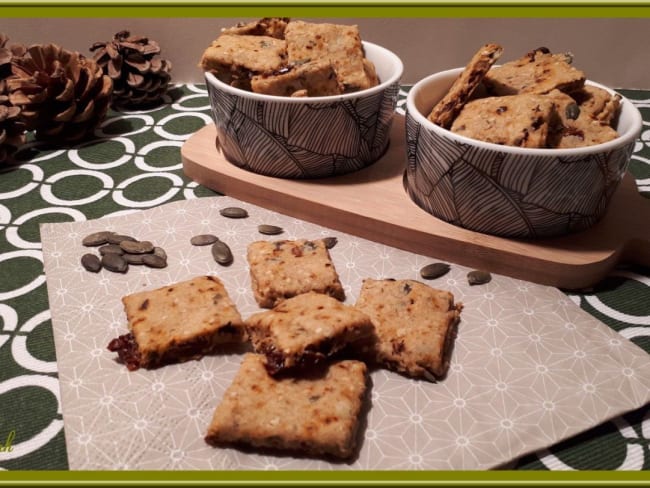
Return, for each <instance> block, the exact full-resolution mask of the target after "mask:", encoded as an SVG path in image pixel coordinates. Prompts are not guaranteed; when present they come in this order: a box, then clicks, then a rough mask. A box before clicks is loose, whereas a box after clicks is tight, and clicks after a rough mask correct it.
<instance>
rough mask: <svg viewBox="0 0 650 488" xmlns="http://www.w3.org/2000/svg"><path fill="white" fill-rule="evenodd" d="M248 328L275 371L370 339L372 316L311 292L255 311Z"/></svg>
mask: <svg viewBox="0 0 650 488" xmlns="http://www.w3.org/2000/svg"><path fill="white" fill-rule="evenodd" d="M246 331H247V332H248V336H249V337H250V340H251V342H252V344H253V349H254V350H255V352H258V353H260V354H264V355H265V356H266V369H267V371H268V372H269V374H272V375H275V374H276V373H279V372H281V371H285V370H290V369H292V370H294V371H295V369H296V367H311V366H313V365H316V364H318V363H320V362H322V361H324V360H326V359H327V358H329V357H331V356H332V355H334V354H336V353H337V352H339V351H341V350H342V349H344V348H345V347H346V346H347V345H349V344H352V343H355V342H358V341H363V340H367V339H369V338H370V337H371V336H372V334H373V326H372V323H371V322H370V318H369V317H368V316H367V315H366V314H365V313H363V312H361V311H359V310H357V309H356V308H354V307H352V306H350V305H344V304H343V303H341V302H340V301H338V300H337V299H335V298H332V297H330V296H327V295H323V294H322V293H315V292H308V293H304V294H302V295H297V296H295V297H293V298H289V299H287V300H284V301H283V302H281V303H280V304H279V305H277V306H276V307H275V308H274V309H273V310H267V311H265V312H259V313H256V314H253V315H252V316H251V317H249V318H248V319H247V320H246Z"/></svg>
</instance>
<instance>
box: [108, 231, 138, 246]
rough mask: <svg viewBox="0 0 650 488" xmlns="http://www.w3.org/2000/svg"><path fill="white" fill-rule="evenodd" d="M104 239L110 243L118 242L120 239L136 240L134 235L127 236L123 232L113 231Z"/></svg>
mask: <svg viewBox="0 0 650 488" xmlns="http://www.w3.org/2000/svg"><path fill="white" fill-rule="evenodd" d="M106 240H107V241H108V242H109V243H110V244H118V245H119V244H120V243H121V242H122V241H135V240H137V239H136V238H135V237H131V236H127V235H124V234H116V233H115V232H113V233H112V234H111V235H109V236H108V237H107V238H106Z"/></svg>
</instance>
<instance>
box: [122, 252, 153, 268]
mask: <svg viewBox="0 0 650 488" xmlns="http://www.w3.org/2000/svg"><path fill="white" fill-rule="evenodd" d="M145 256H148V254H129V253H126V254H123V255H122V257H123V258H124V260H125V261H126V262H127V263H129V264H135V265H139V264H144V261H143V258H144V257H145Z"/></svg>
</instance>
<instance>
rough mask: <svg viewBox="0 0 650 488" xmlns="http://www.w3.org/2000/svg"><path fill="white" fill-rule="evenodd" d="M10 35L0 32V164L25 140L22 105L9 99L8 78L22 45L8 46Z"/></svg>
mask: <svg viewBox="0 0 650 488" xmlns="http://www.w3.org/2000/svg"><path fill="white" fill-rule="evenodd" d="M8 40H9V39H8V37H7V36H6V35H5V34H3V33H1V32H0V164H3V163H5V162H6V161H7V160H8V159H9V156H10V155H11V154H12V153H13V152H14V151H15V150H16V149H17V148H18V147H19V146H20V145H21V144H23V142H25V126H24V124H23V123H22V122H21V120H20V107H16V106H14V105H12V104H11V102H10V101H9V95H8V94H7V81H6V80H7V78H9V77H10V76H12V73H11V60H12V59H13V56H14V52H18V53H20V52H21V47H20V46H11V47H9V46H7V41H8Z"/></svg>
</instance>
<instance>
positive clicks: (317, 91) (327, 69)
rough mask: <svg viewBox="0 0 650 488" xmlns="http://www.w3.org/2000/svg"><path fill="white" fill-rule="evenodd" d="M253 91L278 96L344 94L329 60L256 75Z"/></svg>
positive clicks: (252, 86) (252, 84) (253, 79)
mask: <svg viewBox="0 0 650 488" xmlns="http://www.w3.org/2000/svg"><path fill="white" fill-rule="evenodd" d="M251 89H252V90H253V91H254V92H256V93H265V94H267V95H276V96H299V95H300V94H302V95H301V96H309V97H324V96H331V95H339V94H341V93H343V87H342V86H341V84H340V83H339V82H338V79H337V78H336V72H335V71H334V67H333V66H332V65H331V64H330V62H329V61H327V60H316V61H310V62H308V63H303V64H299V65H292V66H287V67H286V68H283V69H281V70H280V71H279V72H273V73H264V74H260V75H255V76H253V78H252V79H251Z"/></svg>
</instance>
